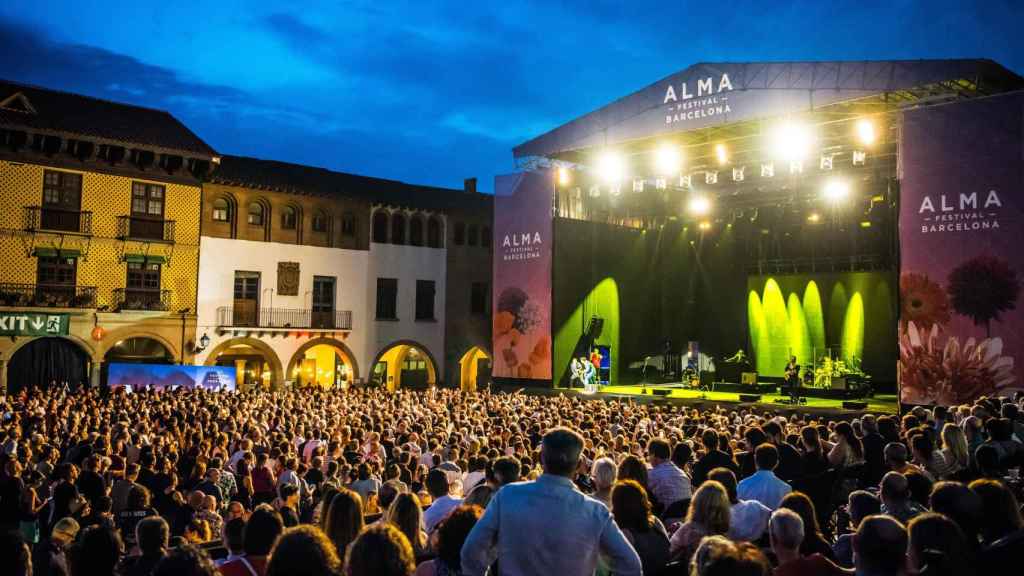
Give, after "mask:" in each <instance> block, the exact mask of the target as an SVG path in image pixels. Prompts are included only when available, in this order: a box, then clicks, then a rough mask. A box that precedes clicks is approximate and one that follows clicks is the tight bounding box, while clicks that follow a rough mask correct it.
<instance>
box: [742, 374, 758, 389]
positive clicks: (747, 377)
mask: <svg viewBox="0 0 1024 576" xmlns="http://www.w3.org/2000/svg"><path fill="white" fill-rule="evenodd" d="M740 384H746V385H748V386H753V385H755V384H757V372H744V373H743V374H741V375H740Z"/></svg>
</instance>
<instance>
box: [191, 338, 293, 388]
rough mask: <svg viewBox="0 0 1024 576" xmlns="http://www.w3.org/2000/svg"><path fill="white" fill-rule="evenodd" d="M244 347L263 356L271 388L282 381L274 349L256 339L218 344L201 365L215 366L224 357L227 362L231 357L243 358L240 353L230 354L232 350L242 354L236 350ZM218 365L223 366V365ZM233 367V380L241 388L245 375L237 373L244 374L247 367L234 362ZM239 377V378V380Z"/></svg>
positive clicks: (282, 371) (241, 339) (278, 361)
mask: <svg viewBox="0 0 1024 576" xmlns="http://www.w3.org/2000/svg"><path fill="white" fill-rule="evenodd" d="M244 347H249V348H251V349H252V350H254V351H256V352H258V353H259V354H260V355H262V356H263V358H264V360H265V361H266V363H267V365H268V366H269V368H270V377H269V380H270V382H269V383H268V384H269V385H270V386H273V385H275V384H278V383H280V382H282V381H284V370H283V369H282V367H281V359H280V358H278V356H277V353H276V352H274V349H273V348H271V347H270V345H269V344H267V343H266V342H264V341H263V340H258V339H256V338H246V337H239V338H231V339H228V340H225V341H223V342H221V343H220V344H217V346H215V347H214V348H213V350H210V353H209V354H207V355H206V360H205V361H203V364H204V365H206V366H216V365H218V361H220V360H221V358H222V357H224V356H226V357H227V359H225V360H224V361H229V360H230V358H231V356H245V355H243V354H240V353H239V354H232V348H234V349H236V351H237V352H242V350H238V349H239V348H244ZM237 360H243V361H244V360H246V359H245V358H237ZM220 365H222V366H223V365H224V364H220ZM234 366H235V371H236V372H235V380H236V381H237V382H238V385H239V388H241V386H242V385H243V383H244V382H245V374H239V373H240V372H244V371H245V370H246V369H247V368H248V366H247V364H246V363H244V362H243V364H242V365H241V366H240V365H239V364H238V363H237V362H236V363H235V364H234ZM240 375H241V378H239V376H240Z"/></svg>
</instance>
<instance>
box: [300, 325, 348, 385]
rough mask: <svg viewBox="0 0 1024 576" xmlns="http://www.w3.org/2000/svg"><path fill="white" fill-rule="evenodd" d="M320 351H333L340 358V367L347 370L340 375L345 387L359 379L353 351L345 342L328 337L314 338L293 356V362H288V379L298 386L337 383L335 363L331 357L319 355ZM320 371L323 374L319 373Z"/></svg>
mask: <svg viewBox="0 0 1024 576" xmlns="http://www.w3.org/2000/svg"><path fill="white" fill-rule="evenodd" d="M318 349H333V353H334V354H336V355H337V357H338V358H340V360H341V363H340V366H341V367H342V370H345V372H343V373H341V374H340V376H341V378H340V381H342V382H344V384H345V385H349V384H351V383H352V382H355V381H356V380H357V379H358V378H359V363H358V362H357V361H356V356H355V354H353V353H352V350H350V349H349V347H348V346H347V345H346V344H345V343H344V342H343V341H341V340H338V339H337V338H328V337H320V338H313V339H311V340H309V341H307V342H305V343H304V344H303V345H302V346H299V349H298V350H296V351H295V353H294V354H292V357H291V360H289V361H288V370H287V372H285V374H286V375H287V377H288V378H289V379H291V380H295V381H296V384H298V383H299V382H300V381H309V380H316V381H318V382H320V384H321V385H324V384H325V383H326V382H328V381H331V382H337V381H338V379H336V378H335V376H337V375H335V374H334V365H335V363H332V362H330V361H329V359H328V358H327V356H331V355H330V354H328V355H326V356H325V355H324V354H317V352H318ZM310 356H312V358H310ZM332 358H333V356H332ZM309 361H312V362H313V367H312V368H310V363H309ZM310 369H311V370H312V372H310ZM318 370H319V371H321V372H320V373H317V371H318ZM304 371H305V372H304Z"/></svg>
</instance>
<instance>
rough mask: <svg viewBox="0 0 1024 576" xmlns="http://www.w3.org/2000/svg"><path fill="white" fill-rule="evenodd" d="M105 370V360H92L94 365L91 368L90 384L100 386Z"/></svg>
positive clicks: (94, 386) (95, 386)
mask: <svg viewBox="0 0 1024 576" xmlns="http://www.w3.org/2000/svg"><path fill="white" fill-rule="evenodd" d="M102 370H103V362H102V361H98V360H93V361H92V367H91V369H90V370H89V386H92V387H93V388H99V387H100V373H101V371H102Z"/></svg>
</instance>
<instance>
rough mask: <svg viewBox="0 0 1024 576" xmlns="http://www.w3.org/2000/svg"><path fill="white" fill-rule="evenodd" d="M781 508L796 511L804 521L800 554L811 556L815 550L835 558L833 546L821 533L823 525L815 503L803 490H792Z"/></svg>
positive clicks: (784, 499)
mask: <svg viewBox="0 0 1024 576" xmlns="http://www.w3.org/2000/svg"><path fill="white" fill-rule="evenodd" d="M779 508H787V509H789V510H792V511H793V512H796V513H797V514H798V515H799V516H800V519H801V520H803V521H804V541H803V543H802V544H801V545H800V554H801V555H802V556H810V555H811V554H814V553H815V552H818V553H820V554H821V555H822V556H824V557H826V558H828V559H829V560H835V554H833V552H832V546H831V545H830V544H829V543H828V540H826V539H825V535H824V534H822V533H821V525H820V524H819V523H818V516H817V514H816V512H815V510H814V503H813V502H811V499H810V498H809V497H808V496H807V494H804V493H803V492H790V493H789V494H786V496H785V497H783V499H782V503H781V504H779Z"/></svg>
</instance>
